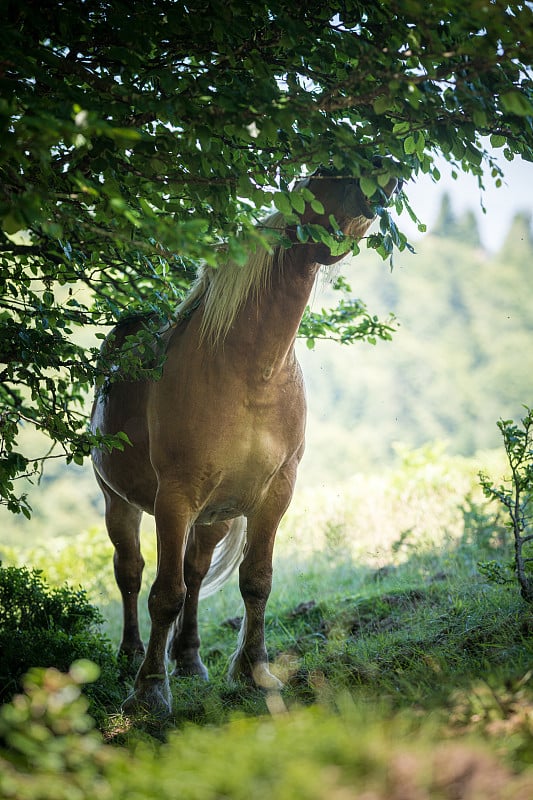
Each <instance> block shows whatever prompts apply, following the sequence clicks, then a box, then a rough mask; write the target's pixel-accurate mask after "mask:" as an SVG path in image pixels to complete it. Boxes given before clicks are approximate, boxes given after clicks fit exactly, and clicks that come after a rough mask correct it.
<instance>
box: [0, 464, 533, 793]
mask: <svg viewBox="0 0 533 800" xmlns="http://www.w3.org/2000/svg"><path fill="white" fill-rule="evenodd" d="M478 467H479V463H474V462H471V461H465V460H463V459H446V458H445V457H444V456H443V454H442V453H439V452H435V451H428V450H426V451H424V452H420V453H417V454H410V455H409V457H408V458H406V460H405V463H404V464H403V465H402V467H401V468H400V469H398V470H396V471H395V472H391V473H389V474H386V475H380V476H376V477H371V478H361V477H359V478H355V479H354V480H353V481H350V482H347V483H346V484H344V485H341V486H336V487H328V488H323V489H322V490H317V489H314V490H313V491H312V492H311V491H310V492H306V491H305V490H301V491H300V492H299V493H298V494H297V496H296V497H295V500H294V502H293V505H292V507H291V509H290V511H289V513H288V515H287V517H286V519H285V520H284V523H283V526H282V529H281V531H280V533H279V537H278V542H277V548H276V556H275V565H274V586H273V591H272V595H271V599H270V602H269V605H268V609H267V618H266V633H267V644H268V649H269V654H270V658H271V664H272V669H273V671H274V672H276V673H277V674H278V675H279V676H280V677H281V678H282V680H283V681H284V683H285V688H284V689H283V690H282V692H281V693H280V694H270V695H265V694H264V693H263V692H261V691H259V690H256V689H254V688H251V687H247V686H242V685H230V684H229V683H228V681H227V668H228V663H229V659H230V657H231V654H232V652H233V649H234V648H235V645H236V639H237V629H236V628H237V626H238V618H239V616H240V615H241V613H242V603H241V599H240V596H239V592H238V587H237V579H236V576H233V578H232V580H230V581H229V582H228V584H227V585H226V586H225V587H224V588H223V589H222V590H221V591H220V592H219V593H217V595H215V596H214V597H211V598H208V599H207V600H206V601H204V602H203V603H202V604H201V608H200V616H201V636H202V655H203V659H204V661H205V663H206V665H207V666H208V668H209V672H210V682H209V683H204V682H202V681H199V680H197V679H183V680H180V681H179V682H174V683H173V694H174V707H173V714H172V716H171V717H170V718H169V719H167V720H165V721H164V722H162V721H161V720H157V719H154V718H152V717H150V716H146V717H144V718H142V717H138V718H134V719H129V718H126V717H124V716H123V715H122V713H121V712H120V709H119V707H118V705H116V706H108V707H107V708H97V709H93V712H94V711H96V718H97V719H98V724H99V726H100V728H101V730H102V732H103V739H104V741H105V742H106V744H102V740H101V739H100V744H98V745H97V744H95V740H93V739H91V740H90V741H87V742H85V741H84V737H85V735H86V734H84V733H83V732H80V731H83V730H85V728H84V727H83V726H84V725H85V722H83V713H84V712H83V708H82V709H81V711H76V708H75V707H72V708H71V707H70V706H69V704H68V703H67V705H65V702H64V697H65V696H67V695H64V693H63V689H62V688H61V687H62V685H63V684H62V683H61V682H59V684H58V679H57V677H54V676H52V677H51V678H50V677H48V678H47V677H45V678H44V682H45V685H46V686H48V687H51V688H48V689H47V691H49V692H50V693H51V694H50V701H49V703H50V710H49V711H48V712H46V714H44V715H43V711H42V709H43V708H44V705H43V703H44V701H43V694H42V689H40V688H39V687H37V689H35V688H34V689H30V695H29V699H28V700H27V701H26V705H25V706H24V705H23V704H20V703H19V705H18V706H17V710H16V711H13V712H9V713H7V716H6V717H5V718H4V721H3V722H2V714H1V713H0V767H2V769H4V767H5V774H6V776H7V778H6V780H8V781H9V780H11V781H12V783H10V784H9V786H11V787H12V786H18V783H17V781H18V780H19V777H17V776H15V777H13V773H12V769H13V767H12V764H13V763H15V764H16V765H17V766H16V769H18V770H22V773H21V774H22V775H23V777H22V778H20V780H22V784H21V786H22V787H24V791H25V792H26V794H24V796H27V797H28V798H33V796H35V797H39V798H48V795H46V794H42V792H43V791H44V790H43V789H42V787H43V786H48V785H49V782H50V781H51V778H50V768H49V762H48V761H47V760H46V759H47V755H46V754H47V747H48V745H41V744H39V746H38V748H37V750H36V749H35V746H34V743H33V739H32V737H33V736H35V741H37V740H38V741H39V743H40V742H50V743H51V744H50V747H53V749H54V759H56V760H57V758H58V756H57V753H58V752H63V751H64V753H65V756H64V758H65V759H66V760H67V761H68V760H69V759H71V758H73V757H74V756H72V755H71V753H72V752H74V754H75V753H77V752H78V751H79V752H80V753H82V754H83V755H82V756H81V757H80V758H81V760H80V764H83V765H84V766H83V770H84V771H83V774H82V773H78V772H77V769H78V768H77V767H75V768H73V771H71V770H70V767H69V768H68V769H67V770H64V769H63V768H61V769H62V771H61V774H60V776H59V775H58V777H57V778H54V781H55V782H52V783H50V787H51V788H50V797H54V798H56V791H57V786H58V785H61V786H62V787H63V789H62V790H63V791H64V796H70V794H71V788H72V787H71V786H70V782H73V785H75V787H76V792H78V794H77V795H76V796H80V797H82V798H85V797H87V798H89V797H92V794H91V792H92V791H93V788H92V787H93V784H94V783H95V781H98V782H99V783H100V784H101V785H102V786H104V785H105V786H106V787H107V789H106V791H107V792H108V796H113V797H115V798H117V800H120V798H121V797H124V798H126V797H130V796H131V795H132V793H133V794H134V795H135V796H138V797H140V798H150V797H154V798H155V797H157V798H158V800H164V798H166V797H169V798H170V797H172V798H174V797H176V796H180V797H185V798H187V797H190V798H194V799H195V800H196V799H198V800H205V799H207V798H219V797H228V798H229V797H231V798H239V797H243V798H244V797H249V796H256V797H265V798H266V797H280V798H287V800H289V799H290V798H292V797H302V798H320V799H322V798H328V800H330V797H339V798H342V797H348V796H349V797H352V796H354V797H355V796H365V797H366V796H368V797H372V798H376V800H385V798H386V800H391V798H395V800H399V799H400V798H401V799H402V800H419V798H420V797H436V798H449V799H450V800H451V799H452V798H462V797H465V798H467V797H472V798H475V797H478V796H479V797H502V798H503V797H513V798H514V797H515V796H516V797H522V796H523V797H524V798H525V797H529V796H531V792H532V791H533V722H532V720H533V687H532V686H531V685H530V684H532V683H533V681H532V680H531V675H532V667H533V613H532V609H531V607H530V606H529V605H528V604H526V603H525V602H524V601H523V600H522V598H521V597H520V593H519V590H518V586H517V584H516V583H515V582H514V583H511V584H508V585H499V584H497V583H494V582H490V580H489V579H488V577H487V574H486V573H485V572H484V571H483V570H480V568H479V562H488V561H496V562H499V563H507V562H509V560H510V559H511V557H512V553H511V545H510V541H509V537H508V531H507V530H506V528H505V524H504V523H505V520H504V519H502V518H501V516H500V515H499V514H498V511H497V509H496V508H494V507H492V506H490V505H487V503H486V502H485V501H484V499H483V498H482V495H481V492H480V491H479V489H478V487H477V481H476V477H475V473H476V471H477V469H478ZM143 539H144V553H145V557H146V560H147V571H146V576H145V582H144V589H143V594H142V597H141V617H142V628H143V635H144V637H145V638H146V637H147V636H148V632H149V625H148V617H147V610H146V599H147V592H148V587H149V585H150V582H151V580H152V579H153V574H154V564H155V547H154V537H153V534H152V533H151V532H150V531H149V530H147V531H145V534H144V536H143ZM0 558H2V560H3V561H4V563H6V564H7V563H16V562H17V561H18V563H24V562H26V563H28V564H29V565H30V566H35V567H37V568H39V569H43V570H44V572H45V574H46V576H47V578H48V580H49V582H50V583H51V584H54V583H55V584H61V583H63V582H64V581H65V580H67V579H68V581H69V582H70V584H71V585H73V586H74V587H76V586H78V585H79V584H82V585H83V586H84V588H85V589H86V590H87V593H88V597H89V599H90V600H91V601H92V602H93V603H95V604H96V605H97V606H98V607H99V609H100V610H101V612H102V614H103V616H104V618H105V620H106V622H105V626H104V633H106V634H107V635H108V636H109V637H110V638H111V640H112V641H113V642H114V644H115V646H116V645H117V644H118V641H119V637H120V619H121V609H120V604H119V601H118V590H117V588H116V586H115V583H114V577H113V570H112V550H111V546H110V544H109V543H108V541H107V537H106V535H105V533H104V531H103V530H102V528H98V529H91V530H89V531H84V532H82V533H80V534H79V535H78V536H76V537H75V539H64V538H63V539H60V538H55V539H49V540H47V541H46V542H40V543H38V544H36V545H35V546H34V547H31V548H27V549H26V550H25V551H23V550H22V549H21V548H19V549H17V550H16V551H15V550H14V549H12V548H11V549H10V548H9V547H7V546H3V547H2V546H0ZM109 674H111V673H109ZM101 680H102V679H101ZM56 685H57V686H59V688H58V689H57V691H58V692H59V695H58V696H59V700H58V699H57V698H56V695H55V694H54V691H55V689H54V686H56ZM39 686H40V684H39ZM130 688H131V680H130V683H128V681H125V682H124V683H123V684H122V686H120V687H118V690H119V696H122V697H125V696H126V695H127V693H128V692H129V689H130ZM113 689H114V691H115V695H112V694H111V693H109V695H108V696H116V689H117V687H116V686H114V687H113ZM32 692H33V693H34V695H32ZM34 706H36V708H37V710H36V711H35V710H32V709H33V708H34ZM24 709H26V711H24ZM25 714H26V715H27V717H28V720H29V721H28V723H26V722H25V719H26V717H25V716H24V715H25ZM80 715H81V716H80ZM56 717H57V718H58V719H56ZM6 719H7V726H6V721H5V720H6ZM80 719H81V722H80ZM30 723H31V724H30ZM39 726H41V727H39ZM54 726H55V727H54ZM41 728H46V731H48V729H49V728H50V729H52V730H53V734H52V735H50V734H49V733H47V732H46V731H44V732H43V731H42V730H41ZM71 728H72V730H71ZM12 729H13V733H12V734H10V733H9V731H10V730H12ZM57 730H60V731H65V734H63V733H61V734H60V738H61V736H63V735H64V736H66V739H65V741H64V742H61V741H58V739H57ZM6 731H7V733H6ZM10 735H11V736H12V739H9V736H10ZM87 735H88V734H87ZM2 736H4V737H7V738H6V741H8V740H9V741H11V745H10V746H11V748H12V750H13V756H12V757H11V756H9V757H8V761H7V762H6V763H5V764H4V762H3V761H2V759H3V750H2V746H3V745H2ZM78 740H79V741H78ZM161 743H163V744H161ZM110 745H112V746H111V747H110ZM13 748H14V749H13ZM87 753H90V754H91V755H89V756H87ZM41 754H42V755H41ZM124 754H128V755H124ZM76 757H77V756H76ZM124 758H126V759H127V761H125V760H124ZM10 759H11V760H10ZM41 761H42V763H41ZM26 763H27V764H28V765H29V766H27V767H24V764H26ZM54 763H55V762H54ZM58 763H59V761H58ZM69 763H70V761H69ZM21 764H22V765H23V766H22V767H21V766H20V765H21ZM2 769H0V774H1V772H2ZM58 769H59V768H58ZM17 775H18V773H17ZM29 776H31V779H30V777H29ZM31 781H34V782H35V787H36V788H35V795H32V793H31V792H32V789H31V786H32V785H33V784H32V783H31ZM57 781H60V784H58V783H57ZM84 781H85V783H86V786H87V788H86V789H83V791H82V790H81V789H80V790H79V791H78V789H79V787H80V786H85V783H84ZM0 784H1V778H0ZM63 784H64V785H63ZM1 790H2V785H0V794H1ZM80 792H81V794H80ZM83 792H85V794H84V793H83ZM354 792H355V794H354ZM365 792H367V794H365ZM476 792H477V794H476ZM490 792H492V794H491V793H490ZM506 792H507V794H506ZM358 793H362V794H358ZM61 796H63V795H61ZM106 796H107V795H106Z"/></svg>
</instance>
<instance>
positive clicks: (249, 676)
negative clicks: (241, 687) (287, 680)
mask: <svg viewBox="0 0 533 800" xmlns="http://www.w3.org/2000/svg"><path fill="white" fill-rule="evenodd" d="M228 678H229V680H230V682H238V681H241V682H244V683H248V684H251V685H252V686H257V688H258V689H263V690H264V691H266V692H273V691H276V692H279V691H280V690H281V689H283V683H282V682H281V681H280V680H279V678H276V676H275V675H272V673H271V672H270V670H269V668H268V664H267V663H264V662H260V663H258V664H254V665H251V664H246V665H242V664H241V663H240V662H239V660H238V659H236V660H235V661H233V663H232V664H231V666H230V670H229V675H228Z"/></svg>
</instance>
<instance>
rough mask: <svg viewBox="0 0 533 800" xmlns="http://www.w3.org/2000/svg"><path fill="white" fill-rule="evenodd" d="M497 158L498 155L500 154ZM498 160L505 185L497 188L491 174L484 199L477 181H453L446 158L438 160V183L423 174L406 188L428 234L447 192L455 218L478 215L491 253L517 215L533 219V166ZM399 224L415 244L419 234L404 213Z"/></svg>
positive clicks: (470, 178)
mask: <svg viewBox="0 0 533 800" xmlns="http://www.w3.org/2000/svg"><path fill="white" fill-rule="evenodd" d="M501 152H502V151H501V150H500V153H501ZM494 155H495V156H497V151H495V152H494ZM497 160H498V163H499V165H500V166H501V168H502V170H503V172H504V179H503V185H502V186H501V187H500V188H497V187H496V186H495V185H494V179H493V178H491V177H490V174H488V175H486V177H485V180H484V185H485V191H484V192H483V193H482V195H483V196H482V197H481V194H480V190H479V188H478V185H477V178H475V177H474V176H473V175H465V174H463V173H461V174H459V177H458V178H457V180H454V179H453V178H452V176H451V171H452V168H451V166H450V165H449V164H447V162H445V161H444V159H441V160H440V161H439V160H436V161H435V164H436V166H437V167H438V169H439V171H440V173H441V179H440V181H439V182H438V183H434V182H433V181H432V180H431V178H430V177H429V176H427V175H421V176H420V177H419V178H417V180H416V182H412V183H409V184H408V185H407V186H406V193H407V196H408V197H409V202H410V205H411V207H412V208H413V210H414V211H415V212H416V214H417V215H418V217H419V219H420V221H421V222H423V223H425V224H426V225H427V227H428V231H431V225H432V224H433V223H434V222H435V220H436V217H437V214H438V211H439V208H440V203H441V198H442V195H443V194H444V192H448V194H449V195H450V198H451V201H452V209H453V211H454V213H455V214H456V216H459V215H460V214H461V212H462V211H464V210H471V211H473V212H474V213H475V214H476V217H477V219H478V225H479V230H480V234H481V241H482V243H483V245H484V247H485V248H486V249H487V250H490V251H496V250H498V249H499V248H500V247H501V245H502V244H503V241H504V239H505V236H506V234H507V232H508V230H509V226H510V224H511V220H512V219H513V217H514V216H515V214H516V213H517V212H520V211H525V212H526V213H529V214H530V215H531V216H532V217H533V163H531V162H528V161H524V160H522V159H520V158H515V159H514V161H511V162H509V161H506V159H505V158H504V157H503V155H501V156H500V157H499V158H498V159H497ZM480 200H482V201H483V205H484V207H485V210H486V213H483V209H482V207H481V202H480ZM399 222H400V227H401V229H402V230H403V231H404V232H405V233H406V234H407V235H408V236H409V237H410V238H411V239H412V240H413V241H416V239H417V238H418V237H419V236H420V234H419V233H418V232H417V230H416V227H415V226H413V225H412V224H411V222H410V220H409V217H408V215H407V214H406V213H405V212H404V213H403V214H402V215H401V217H400V220H399Z"/></svg>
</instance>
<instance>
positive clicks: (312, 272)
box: [227, 245, 319, 377]
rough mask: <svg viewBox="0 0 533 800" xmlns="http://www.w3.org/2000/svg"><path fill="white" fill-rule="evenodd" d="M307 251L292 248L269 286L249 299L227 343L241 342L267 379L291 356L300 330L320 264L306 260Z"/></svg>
mask: <svg viewBox="0 0 533 800" xmlns="http://www.w3.org/2000/svg"><path fill="white" fill-rule="evenodd" d="M306 250H307V248H306V247H305V245H304V246H298V247H292V248H290V249H289V250H288V251H286V252H285V253H284V254H283V258H282V259H280V261H279V263H276V264H275V265H274V267H273V270H272V275H271V278H270V281H269V285H268V287H267V288H266V289H265V290H264V291H263V292H262V293H261V296H260V297H259V298H249V299H248V301H247V302H246V303H245V304H244V306H243V308H242V310H241V312H240V313H239V314H238V317H237V319H236V320H235V324H234V325H233V327H232V330H231V331H230V333H229V335H228V340H227V344H228V345H231V344H236V343H237V342H238V343H239V346H240V348H243V347H244V350H245V352H246V358H247V360H248V361H250V363H255V364H256V365H257V367H258V368H259V370H260V371H261V374H262V375H264V377H266V376H268V375H270V374H272V375H274V374H275V373H276V372H278V371H279V370H280V369H282V368H283V365H284V364H285V363H286V362H287V359H289V358H290V357H291V355H292V349H293V345H294V341H295V339H296V335H297V333H298V328H299V325H300V322H301V319H302V316H303V313H304V311H305V307H306V305H307V303H308V300H309V296H310V294H311V291H312V289H313V285H314V282H315V277H316V274H317V271H318V268H319V265H318V264H316V263H314V262H313V261H312V260H311V259H310V258H306V252H305V251H306Z"/></svg>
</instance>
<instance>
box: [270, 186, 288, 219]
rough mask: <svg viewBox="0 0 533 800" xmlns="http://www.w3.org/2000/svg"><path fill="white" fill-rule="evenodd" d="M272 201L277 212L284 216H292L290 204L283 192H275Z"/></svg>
mask: <svg viewBox="0 0 533 800" xmlns="http://www.w3.org/2000/svg"><path fill="white" fill-rule="evenodd" d="M273 200H274V205H275V206H276V208H277V209H278V211H280V212H281V213H282V214H285V215H286V216H287V215H289V214H292V203H291V201H290V199H289V197H288V195H286V194H285V193H283V192H276V194H275V195H274V197H273Z"/></svg>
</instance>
